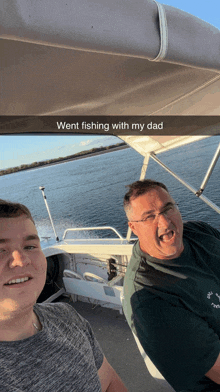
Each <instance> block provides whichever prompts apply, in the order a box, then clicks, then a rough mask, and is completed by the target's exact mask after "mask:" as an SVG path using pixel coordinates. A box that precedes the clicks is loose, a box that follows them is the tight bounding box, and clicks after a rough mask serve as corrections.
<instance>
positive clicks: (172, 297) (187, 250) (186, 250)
mask: <svg viewBox="0 0 220 392" xmlns="http://www.w3.org/2000/svg"><path fill="white" fill-rule="evenodd" d="M124 208H125V212H126V214H127V217H128V221H129V226H130V228H131V230H132V231H133V232H134V234H136V235H137V236H138V239H139V240H138V241H137V242H136V244H135V245H134V248H133V254H132V257H131V260H130V263H129V266H128V268H127V272H126V276H125V282H124V292H125V306H126V312H127V317H128V322H129V324H130V326H131V328H132V330H133V332H134V333H135V334H136V335H137V336H138V338H139V340H140V343H141V345H142V347H143V348H144V350H145V352H146V353H147V355H148V356H149V358H150V359H151V360H152V362H153V363H154V364H155V366H156V367H157V368H158V370H159V371H160V372H161V373H162V374H163V376H164V378H165V379H166V380H167V381H168V382H169V383H170V384H171V386H172V387H173V388H174V389H175V390H176V391H184V392H185V391H220V354H219V353H220V232H219V231H218V230H216V229H214V228H212V227H211V226H209V225H208V224H206V223H202V222H187V223H184V224H183V222H182V218H181V215H180V212H179V210H178V207H177V204H176V203H175V201H174V200H173V198H172V197H171V196H170V194H169V193H168V190H167V188H166V186H165V185H164V184H162V183H159V182H156V181H152V180H144V181H137V182H135V183H133V184H131V185H130V189H129V191H128V193H127V194H126V195H125V198H124Z"/></svg>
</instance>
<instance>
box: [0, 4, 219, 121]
mask: <svg viewBox="0 0 220 392" xmlns="http://www.w3.org/2000/svg"><path fill="white" fill-rule="evenodd" d="M207 6H208V5H207ZM0 11H1V12H0V28H1V30H0V37H1V40H0V52H1V60H0V61H1V110H0V114H3V115H37V114H45V115H47V114H59V115H83V114H87V115H150V114H155V115H159V114H165V115H167V114H172V115H173V114H186V115H188V114H192V115H197V114H202V115H209V114H210V115H211V114H212V115H218V114H220V51H219V43H220V31H219V30H218V29H217V28H215V27H214V26H212V25H210V24H208V23H206V22H204V21H202V20H200V19H198V18H197V17H194V16H192V15H190V14H188V13H186V12H183V11H180V10H178V9H176V8H174V7H171V6H167V5H162V6H161V5H160V4H159V3H157V2H156V1H154V0H144V1H143V0H135V1H134V0H95V1H92V2H91V1H90V0H65V2H64V1H63V0H56V1H54V0H47V1H46V2H42V1H34V0H8V1H7V2H2V4H1V5H0Z"/></svg>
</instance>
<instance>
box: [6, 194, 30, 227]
mask: <svg viewBox="0 0 220 392" xmlns="http://www.w3.org/2000/svg"><path fill="white" fill-rule="evenodd" d="M21 215H26V217H27V218H29V219H30V220H31V221H32V222H33V223H34V219H33V218H32V215H31V213H30V211H29V209H28V208H27V207H26V206H24V205H23V204H20V203H13V202H11V201H8V200H2V199H0V218H16V217H18V216H21ZM34 224H35V223H34Z"/></svg>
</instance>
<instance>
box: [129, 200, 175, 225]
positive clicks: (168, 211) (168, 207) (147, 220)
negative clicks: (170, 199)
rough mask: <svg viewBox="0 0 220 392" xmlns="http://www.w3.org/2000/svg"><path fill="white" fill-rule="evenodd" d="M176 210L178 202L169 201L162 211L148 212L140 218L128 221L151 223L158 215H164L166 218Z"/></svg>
mask: <svg viewBox="0 0 220 392" xmlns="http://www.w3.org/2000/svg"><path fill="white" fill-rule="evenodd" d="M177 210H178V204H176V203H169V204H167V205H166V206H165V208H164V209H163V211H161V212H158V213H154V214H149V215H147V216H146V217H145V218H143V219H141V220H137V221H130V222H143V223H147V224H148V223H153V222H156V221H157V220H158V218H159V216H160V215H164V216H166V217H167V218H170V217H172V215H174V214H175V213H176V212H177Z"/></svg>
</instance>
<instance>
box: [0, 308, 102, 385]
mask: <svg viewBox="0 0 220 392" xmlns="http://www.w3.org/2000/svg"><path fill="white" fill-rule="evenodd" d="M34 310H35V312H36V314H37V315H38V317H39V319H40V322H41V324H42V330H41V331H40V332H38V333H37V334H36V335H33V336H31V337H29V338H27V339H23V340H19V341H13V342H0V369H1V371H0V391H1V392H21V391H22V392H23V391H28V392H35V391H36V392H41V391H43V392H49V391H50V392H51V391H52V392H101V385H100V381H99V377H98V374H97V371H98V369H99V368H100V367H101V365H102V362H103V357H104V356H103V353H102V350H101V348H100V346H99V344H98V342H97V340H96V339H95V337H94V335H93V332H92V330H91V327H90V325H89V323H88V322H87V321H86V320H85V319H83V318H82V317H81V316H80V315H79V314H78V313H77V312H76V311H75V310H74V309H73V308H72V306H70V305H68V304H64V303H55V304H36V305H35V307H34Z"/></svg>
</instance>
